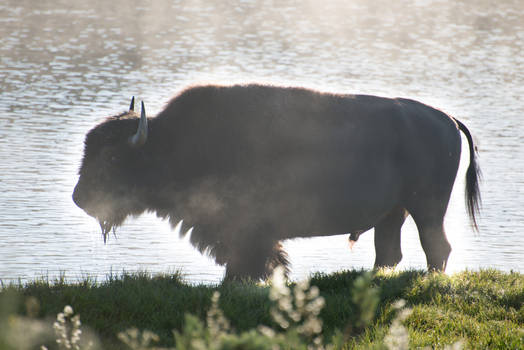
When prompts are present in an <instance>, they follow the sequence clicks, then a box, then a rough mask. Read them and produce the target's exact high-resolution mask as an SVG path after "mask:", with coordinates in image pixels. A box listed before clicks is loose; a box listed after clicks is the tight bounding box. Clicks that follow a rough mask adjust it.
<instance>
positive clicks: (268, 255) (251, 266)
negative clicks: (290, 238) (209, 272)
mask: <svg viewBox="0 0 524 350" xmlns="http://www.w3.org/2000/svg"><path fill="white" fill-rule="evenodd" d="M260 238H262V239H260ZM263 238H264V237H259V238H258V239H253V240H251V242H249V243H247V242H245V243H243V244H240V243H239V244H238V245H235V247H232V249H231V253H230V255H229V256H228V257H227V259H226V260H227V262H226V275H225V279H224V280H225V281H231V280H253V281H258V280H260V279H266V278H268V277H269V275H270V274H271V272H272V271H273V269H274V268H275V267H276V266H278V265H282V266H284V268H285V269H286V272H287V271H288V267H287V266H288V259H287V254H286V252H285V251H284V250H283V249H282V245H281V244H280V243H279V242H278V241H277V242H275V241H273V240H266V241H264V239H263Z"/></svg>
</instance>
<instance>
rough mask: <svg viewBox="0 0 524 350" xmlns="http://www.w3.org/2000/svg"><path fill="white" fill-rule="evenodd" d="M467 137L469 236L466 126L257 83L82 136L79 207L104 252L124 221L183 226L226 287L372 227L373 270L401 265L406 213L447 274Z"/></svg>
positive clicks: (421, 108)
mask: <svg viewBox="0 0 524 350" xmlns="http://www.w3.org/2000/svg"><path fill="white" fill-rule="evenodd" d="M459 130H460V131H463V132H464V134H465V135H466V138H467V140H468V143H469V146H470V147H469V148H470V166H469V169H468V172H467V178H466V182H467V186H466V203H467V204H468V209H469V213H470V217H471V219H472V223H473V224H474V225H475V215H476V214H477V213H478V208H479V203H480V192H479V189H478V177H479V168H478V165H477V163H476V157H475V152H474V144H473V140H472V138H471V135H470V133H469V131H468V130H467V128H466V127H465V125H464V124H462V123H460V122H458V121H456V120H455V119H454V118H452V117H449V116H447V115H446V114H444V113H442V112H440V111H438V110H436V109H433V108H431V107H429V106H426V105H423V104H421V103H419V102H416V101H412V100H406V99H388V98H381V97H376V96H365V95H334V94H326V93H319V92H315V91H311V90H307V89H301V88H285V87H273V86H263V85H235V86H198V87H193V88H189V89H186V90H184V91H182V92H181V93H180V94H179V95H177V96H175V98H173V100H171V102H170V103H169V104H168V105H167V107H166V108H165V109H164V110H163V111H161V112H160V113H159V114H158V115H157V116H156V117H154V118H149V119H148V118H147V117H146V113H145V109H144V105H143V103H142V109H141V114H140V116H139V115H138V114H136V113H135V111H134V99H133V100H132V102H131V107H130V109H129V111H128V112H125V113H122V114H120V115H117V116H114V117H109V118H107V120H106V121H104V122H103V123H101V124H99V125H97V126H96V127H95V128H93V129H92V130H91V131H89V133H88V134H87V136H86V139H85V148H84V157H83V160H82V165H81V167H80V171H79V175H80V178H79V180H78V184H77V185H76V187H75V190H74V193H73V200H74V202H75V203H76V204H77V205H78V206H79V207H80V208H82V209H84V210H85V211H86V213H88V214H89V215H91V216H93V217H95V218H96V219H97V220H98V221H99V223H100V227H101V229H102V234H103V236H104V242H105V241H106V239H107V236H108V234H109V233H110V231H111V230H114V229H115V228H116V227H118V226H120V225H121V224H122V223H123V221H124V220H125V218H126V217H127V216H129V215H131V216H137V215H140V214H142V213H144V212H147V211H149V212H155V213H156V214H157V215H158V216H159V217H161V218H167V219H169V221H170V222H171V224H172V225H173V226H175V225H176V224H178V223H179V222H180V220H181V219H183V220H184V223H186V225H187V227H193V232H192V235H191V243H192V244H193V245H194V246H195V247H196V248H197V249H199V250H200V251H201V252H202V253H206V254H209V255H210V256H212V257H213V258H214V259H215V261H216V262H217V263H218V264H221V265H225V266H226V279H236V278H253V279H258V278H264V277H266V276H267V275H268V274H269V273H270V272H271V270H272V269H273V268H274V267H275V266H277V265H284V266H286V267H287V266H288V259H287V255H286V253H285V252H284V251H283V250H282V245H281V243H280V242H281V241H282V240H284V239H288V238H294V237H311V236H319V235H332V234H343V233H345V232H352V234H351V236H350V240H352V241H356V240H357V239H358V236H359V235H360V234H361V233H363V232H364V231H366V230H369V229H370V228H373V227H374V228H375V251H376V259H375V266H376V267H379V266H394V265H396V264H397V263H398V262H399V261H400V259H401V258H402V254H401V250H400V228H401V226H402V224H403V222H404V220H405V218H406V216H407V215H408V214H409V215H412V216H413V219H414V220H415V222H416V224H417V227H418V229H419V235H420V239H421V243H422V246H423V248H424V251H425V253H426V257H427V263H428V268H430V269H436V270H442V269H444V268H445V266H446V262H447V259H448V256H449V253H450V250H451V248H450V246H449V243H448V242H447V239H446V235H445V233H444V229H443V219H444V214H445V212H446V208H447V205H448V201H449V196H450V193H451V189H452V186H453V183H454V180H455V176H456V173H457V169H458V163H459V160H460V152H461V150H460V148H461V146H460V134H459ZM181 232H185V231H184V230H181Z"/></svg>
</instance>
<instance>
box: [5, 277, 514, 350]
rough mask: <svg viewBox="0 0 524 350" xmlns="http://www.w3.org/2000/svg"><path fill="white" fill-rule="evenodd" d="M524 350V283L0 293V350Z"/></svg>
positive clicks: (274, 284) (126, 285) (404, 281)
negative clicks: (167, 349)
mask: <svg viewBox="0 0 524 350" xmlns="http://www.w3.org/2000/svg"><path fill="white" fill-rule="evenodd" d="M42 346H44V348H46V349H49V350H51V349H88V348H91V349H165V348H176V349H328V348H334V349H406V348H425V347H426V348H429V349H432V348H438V349H440V348H442V349H443V348H448V349H459V348H465V349H523V348H524V275H523V274H520V273H504V272H500V271H495V270H484V271H480V272H468V271H466V272H462V273H458V274H454V275H451V276H448V275H444V274H438V273H431V274H430V273H427V272H423V271H404V272H395V271H386V270H385V271H376V272H369V271H367V272H366V271H346V272H340V273H334V274H330V275H321V274H318V275H314V276H312V278H311V279H310V280H309V281H302V282H298V283H293V284H287V283H286V282H285V281H284V280H283V278H282V275H281V271H280V270H277V271H276V273H275V274H274V276H273V278H272V280H270V281H269V282H268V283H266V284H260V283H258V284H257V283H253V282H245V283H226V284H222V285H218V286H209V285H190V284H187V283H185V282H184V281H183V278H181V276H180V275H179V274H171V275H150V274H148V273H134V274H122V275H119V276H114V275H112V276H108V277H107V279H106V281H103V282H97V281H95V280H92V279H89V278H86V279H84V280H82V281H78V282H76V283H70V282H66V279H65V278H61V279H59V280H56V281H48V280H43V279H42V280H37V281H34V282H30V283H26V284H21V283H18V284H8V285H6V284H5V283H3V284H2V287H1V289H0V349H1V350H3V349H42Z"/></svg>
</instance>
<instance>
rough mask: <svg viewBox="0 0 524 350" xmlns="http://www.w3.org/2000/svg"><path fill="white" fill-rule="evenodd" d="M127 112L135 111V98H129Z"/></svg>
mask: <svg viewBox="0 0 524 350" xmlns="http://www.w3.org/2000/svg"><path fill="white" fill-rule="evenodd" d="M129 110H130V111H134V110H135V96H133V98H131V104H130V105H129Z"/></svg>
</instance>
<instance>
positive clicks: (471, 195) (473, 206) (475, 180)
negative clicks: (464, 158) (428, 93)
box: [455, 119, 482, 232]
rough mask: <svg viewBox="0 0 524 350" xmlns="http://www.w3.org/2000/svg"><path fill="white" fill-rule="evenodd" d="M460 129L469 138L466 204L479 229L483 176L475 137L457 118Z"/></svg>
mask: <svg viewBox="0 0 524 350" xmlns="http://www.w3.org/2000/svg"><path fill="white" fill-rule="evenodd" d="M455 121H456V122H457V125H458V127H459V129H460V130H461V131H462V132H463V133H464V135H465V136H466V138H467V139H468V144H469V167H468V170H467V171H466V191H465V197H466V206H467V209H468V214H469V217H470V219H471V225H472V226H473V229H474V230H475V231H477V232H478V231H479V227H478V222H477V217H478V216H479V214H480V207H481V205H482V199H481V197H480V186H479V182H480V179H481V178H482V173H481V171H480V167H479V165H478V160H477V147H476V145H475V144H474V142H473V137H472V136H471V133H470V132H469V130H468V128H467V127H466V126H465V125H464V124H462V123H461V122H460V121H459V120H458V119H455Z"/></svg>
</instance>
